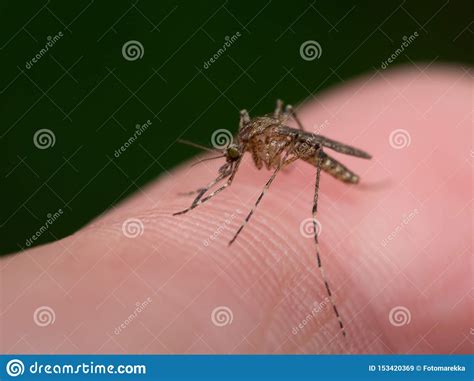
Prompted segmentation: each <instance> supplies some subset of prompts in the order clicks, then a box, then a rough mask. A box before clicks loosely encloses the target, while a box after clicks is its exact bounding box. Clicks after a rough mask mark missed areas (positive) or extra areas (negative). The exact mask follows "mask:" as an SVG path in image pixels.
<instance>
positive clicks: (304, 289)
mask: <svg viewBox="0 0 474 381" xmlns="http://www.w3.org/2000/svg"><path fill="white" fill-rule="evenodd" d="M422 68H423V65H420V66H419V67H418V68H402V69H395V70H386V71H381V72H379V73H377V74H374V75H368V76H364V77H363V78H359V79H357V80H354V81H351V82H348V83H346V84H344V85H342V86H340V87H338V88H335V89H333V90H330V91H328V92H325V93H322V94H320V95H318V97H317V98H315V99H313V100H311V101H309V102H308V103H307V104H305V105H303V106H301V107H299V108H298V111H299V115H300V118H301V119H302V121H303V123H304V125H305V126H306V129H307V130H309V131H319V132H320V133H321V134H322V135H325V136H327V137H330V138H332V139H336V140H339V141H341V142H344V143H347V144H352V145H354V146H356V147H359V148H361V149H364V150H366V151H368V152H369V153H371V154H372V155H373V159H372V160H363V159H357V158H353V157H349V156H342V155H336V154H335V155H334V156H335V157H337V158H338V159H340V160H341V161H342V162H343V163H344V164H346V165H347V166H348V167H349V168H351V169H353V170H354V171H356V173H358V174H359V175H360V176H361V182H360V184H359V185H355V186H349V185H345V184H343V183H341V182H338V181H336V180H334V179H333V178H332V177H330V176H328V175H327V174H323V175H322V178H321V188H320V203H319V217H318V219H319V221H320V223H321V226H322V230H321V233H320V241H321V253H322V260H323V265H324V267H325V271H326V274H327V276H328V279H329V282H330V284H331V285H332V289H333V294H334V300H335V301H336V303H337V306H338V308H339V311H340V313H341V316H342V319H343V320H344V323H345V326H346V331H347V337H346V338H343V337H342V335H341V334H340V333H339V332H338V325H337V320H336V318H335V316H334V313H333V311H332V309H331V307H330V306H329V305H328V304H327V303H325V302H324V300H325V298H326V292H325V289H324V285H323V283H322V279H321V276H320V274H319V271H318V269H317V266H316V261H315V250H314V243H313V240H312V239H311V238H307V237H305V234H304V231H303V234H302V232H301V229H300V226H301V224H302V222H303V221H304V220H306V219H308V218H310V217H311V207H312V198H313V191H314V180H315V169H314V168H313V167H311V166H309V165H308V164H306V163H303V162H296V163H295V164H294V165H293V166H292V167H291V168H288V169H287V170H285V171H283V172H282V173H280V174H279V175H278V176H277V178H276V180H275V182H274V183H273V185H272V187H271V188H270V190H269V192H268V193H267V194H266V195H265V197H264V199H263V200H262V203H261V204H260V206H259V208H258V209H257V211H256V213H255V214H254V216H253V217H252V220H251V221H250V223H249V224H248V225H247V226H246V227H245V229H244V230H243V231H242V233H241V235H240V236H239V238H238V239H237V241H236V242H235V243H234V244H233V245H232V246H231V247H228V246H227V243H228V241H229V240H230V238H231V237H232V235H233V233H234V232H235V231H236V229H237V228H238V227H239V226H240V224H241V223H242V221H243V219H244V218H245V215H246V214H247V212H248V211H249V210H250V208H251V207H252V205H253V203H254V202H255V200H256V198H257V197H258V194H259V192H260V191H261V189H262V187H263V185H264V183H265V182H266V180H267V179H268V178H269V176H270V172H269V171H266V170H265V169H263V170H261V171H258V170H257V169H256V168H255V167H254V165H253V163H252V161H251V158H250V156H249V155H246V157H245V159H244V161H243V164H242V165H241V168H240V170H239V172H238V174H237V176H236V178H235V181H234V183H233V185H232V186H231V187H230V188H228V189H227V190H225V191H224V192H222V193H221V194H219V195H218V196H216V197H215V198H214V199H212V200H211V201H209V202H208V203H206V204H204V205H201V206H200V207H198V208H196V209H194V210H193V211H191V212H190V213H188V214H185V215H181V216H176V217H173V216H172V213H173V212H176V211H179V210H182V209H183V208H185V207H186V206H188V205H189V204H190V203H191V201H192V197H189V196H186V197H183V196H178V195H177V193H178V192H183V191H189V190H193V189H196V188H198V187H201V186H203V185H204V184H206V183H207V182H209V181H210V180H212V179H213V178H214V177H215V176H216V171H217V168H218V167H219V166H220V165H221V164H222V159H221V160H215V161H209V162H206V163H202V164H200V165H198V166H195V167H192V168H191V167H190V164H189V163H186V164H184V165H182V166H181V167H179V168H177V169H175V170H173V171H172V172H171V173H170V174H168V175H165V176H163V177H162V178H160V179H159V180H158V181H156V182H155V183H153V184H150V185H149V186H147V187H146V188H144V189H141V190H139V191H138V192H137V193H136V194H135V195H134V197H132V198H131V199H129V200H127V201H126V202H124V203H122V204H121V205H119V206H117V207H116V208H115V209H113V210H111V211H109V212H107V213H105V214H104V215H103V216H101V217H99V218H97V220H96V221H94V222H93V223H92V224H90V225H89V226H87V227H86V228H84V229H82V230H81V231H79V232H77V233H75V234H74V235H72V236H70V237H67V238H64V239H62V240H60V241H57V242H55V243H52V244H48V245H44V246H41V247H37V248H34V249H31V250H27V251H25V252H22V253H18V254H17V255H13V256H9V257H6V258H3V259H1V261H0V269H1V290H2V293H1V305H0V311H1V312H0V313H1V315H0V316H1V343H0V344H1V351H2V352H3V353H18V352H20V353H468V352H472V350H473V342H474V335H473V331H472V329H471V327H472V326H473V325H472V322H473V320H472V296H473V295H472V284H473V283H472V280H473V278H472V270H473V261H472V259H473V257H472V164H473V162H472V161H473V151H472V135H471V134H472V130H471V129H472V127H471V108H472V95H471V87H472V80H471V79H470V76H469V73H468V72H467V71H466V70H464V69H462V68H454V67H448V66H446V67H430V68H429V69H426V70H425V71H422ZM282 97H284V94H282ZM266 102H267V103H268V108H269V111H271V110H272V109H273V107H274V100H270V99H268V100H266ZM243 106H244V105H243ZM245 106H247V107H249V108H250V107H251V106H252V105H245ZM237 118H238V115H236V117H235V119H236V124H237ZM216 128H217V127H216ZM219 128H228V129H229V130H231V131H236V128H237V126H234V127H233V126H227V127H225V126H224V127H222V126H220V127H219ZM398 129H403V130H405V131H395V130H398ZM394 131H395V132H394ZM391 135H392V138H390V136H391ZM203 139H204V138H203ZM190 149H192V150H194V148H190ZM326 152H328V153H329V152H330V151H329V150H326ZM131 218H134V219H139V220H140V223H141V224H142V226H143V228H141V227H139V231H138V233H141V234H139V235H138V236H137V237H135V238H129V237H127V236H126V235H125V234H124V232H123V227H124V222H125V221H126V220H128V219H131ZM128 227H129V228H130V226H128ZM131 230H132V229H131ZM129 233H130V234H133V232H129ZM129 233H127V234H128V235H130V234H129ZM137 302H138V303H143V302H146V303H145V305H143V306H142V308H140V309H139V310H138V309H137V305H136V303H137ZM45 306H47V307H49V308H50V309H51V310H49V311H46V310H44V307H45ZM316 306H320V307H316ZM222 307H226V308H224V309H223V308H222ZM42 308H43V310H42ZM216 308H217V310H216ZM35 311H37V312H36V315H35ZM41 311H43V314H42V313H41ZM213 311H214V315H213ZM218 311H220V312H218ZM48 314H49V315H48ZM53 315H54V322H51V320H52V316H53ZM35 316H36V322H35ZM213 317H214V319H213ZM48 318H49V320H48ZM230 320H231V322H230ZM48 323H49V324H48ZM220 323H222V324H220ZM225 323H227V324H225ZM120 326H122V327H121V328H119V327H120Z"/></svg>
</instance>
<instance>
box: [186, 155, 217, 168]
mask: <svg viewBox="0 0 474 381" xmlns="http://www.w3.org/2000/svg"><path fill="white" fill-rule="evenodd" d="M221 157H225V155H219V156H214V157H206V158H205V159H201V160H199V161H196V162H195V163H193V164H191V167H194V166H195V165H198V164H199V163H202V162H203V161H208V160H214V159H220V158H221Z"/></svg>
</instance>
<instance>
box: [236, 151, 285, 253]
mask: <svg viewBox="0 0 474 381" xmlns="http://www.w3.org/2000/svg"><path fill="white" fill-rule="evenodd" d="M288 153H289V151H288V152H287V153H286V154H285V157H284V158H283V160H282V161H281V162H280V164H279V165H278V167H277V168H276V169H275V171H274V172H273V173H272V176H271V177H270V178H269V179H268V181H267V183H266V184H265V186H264V187H263V190H262V193H260V196H258V198H257V201H256V202H255V204H254V206H253V208H252V210H250V212H249V214H248V215H247V217H245V221H244V222H243V223H242V225H240V227H239V229H238V230H237V232H236V233H235V234H234V236H233V237H232V239H231V240H230V241H229V246H230V245H232V243H233V242H234V241H235V240H236V239H237V236H238V235H239V234H240V232H241V231H242V229H243V228H244V227H245V225H246V224H247V222H249V220H250V217H252V214H253V213H254V211H255V209H256V208H257V206H258V204H259V203H260V201H262V198H263V195H264V194H265V192H266V191H267V190H268V188H270V185H271V184H272V182H273V180H274V179H275V176H276V174H277V173H278V171H279V170H280V169H281V168H282V167H283V166H284V165H285V164H286V162H287V160H286V158H287V157H288ZM289 161H294V160H293V159H290V160H289Z"/></svg>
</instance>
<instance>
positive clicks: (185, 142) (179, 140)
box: [177, 139, 214, 152]
mask: <svg viewBox="0 0 474 381" xmlns="http://www.w3.org/2000/svg"><path fill="white" fill-rule="evenodd" d="M177 142H178V143H181V144H186V145H188V146H191V147H196V148H200V149H203V150H204V151H210V152H214V150H213V149H211V148H209V147H205V146H202V145H200V144H197V143H193V142H190V141H189V140H184V139H178V140H177Z"/></svg>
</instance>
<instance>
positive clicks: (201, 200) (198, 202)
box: [173, 159, 242, 216]
mask: <svg viewBox="0 0 474 381" xmlns="http://www.w3.org/2000/svg"><path fill="white" fill-rule="evenodd" d="M241 160H242V159H239V160H238V161H237V162H236V163H235V164H233V166H232V167H230V168H229V170H227V171H224V172H223V173H222V174H220V175H219V176H218V177H217V178H216V179H215V180H213V181H212V182H211V183H209V184H208V186H207V187H206V188H204V191H201V192H200V193H199V194H198V196H197V197H196V198H195V199H194V201H193V203H192V204H191V206H190V207H189V208H186V209H184V210H182V211H180V212H176V213H173V216H178V215H180V214H184V213H187V212H189V211H190V210H192V209H194V208H196V207H197V206H199V205H201V204H204V203H205V202H206V201H209V200H210V199H211V198H213V197H214V196H215V195H216V194H218V193H220V192H222V191H223V190H224V189H225V188H227V187H228V186H229V185H231V184H232V181H233V180H234V177H235V174H236V173H237V169H238V168H239V165H240V162H241ZM229 175H230V177H229ZM226 177H229V179H228V180H227V182H226V183H225V184H224V185H223V186H221V187H220V188H218V189H216V190H215V191H214V192H212V193H211V194H210V195H209V196H206V197H204V198H202V196H204V194H205V193H206V192H207V191H208V190H209V188H210V187H211V186H213V185H215V184H217V183H218V182H219V181H221V180H223V179H225V178H226ZM211 184H212V185H211Z"/></svg>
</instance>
